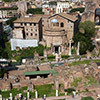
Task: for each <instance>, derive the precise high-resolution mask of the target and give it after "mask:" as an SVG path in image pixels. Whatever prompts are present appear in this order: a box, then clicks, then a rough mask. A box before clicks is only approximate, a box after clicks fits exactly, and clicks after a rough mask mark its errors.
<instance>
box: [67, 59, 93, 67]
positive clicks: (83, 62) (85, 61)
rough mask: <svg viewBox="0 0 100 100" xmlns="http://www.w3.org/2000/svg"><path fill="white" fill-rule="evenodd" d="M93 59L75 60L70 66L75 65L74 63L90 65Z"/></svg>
mask: <svg viewBox="0 0 100 100" xmlns="http://www.w3.org/2000/svg"><path fill="white" fill-rule="evenodd" d="M90 62H91V60H84V61H75V62H72V63H71V64H69V66H74V65H81V64H87V65H89V64H90Z"/></svg>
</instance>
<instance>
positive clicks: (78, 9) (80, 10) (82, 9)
mask: <svg viewBox="0 0 100 100" xmlns="http://www.w3.org/2000/svg"><path fill="white" fill-rule="evenodd" d="M84 10H85V8H83V7H82V8H74V9H71V11H70V12H71V13H73V12H76V11H79V12H80V13H83V12H84Z"/></svg>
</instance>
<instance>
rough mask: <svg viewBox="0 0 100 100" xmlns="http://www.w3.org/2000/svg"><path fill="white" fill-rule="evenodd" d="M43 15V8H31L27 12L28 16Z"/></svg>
mask: <svg viewBox="0 0 100 100" xmlns="http://www.w3.org/2000/svg"><path fill="white" fill-rule="evenodd" d="M30 13H31V14H43V12H42V8H30V9H28V10H27V14H30Z"/></svg>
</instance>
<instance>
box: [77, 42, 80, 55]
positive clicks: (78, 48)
mask: <svg viewBox="0 0 100 100" xmlns="http://www.w3.org/2000/svg"><path fill="white" fill-rule="evenodd" d="M79 51H80V42H78V46H77V55H78V56H79V55H80V53H79Z"/></svg>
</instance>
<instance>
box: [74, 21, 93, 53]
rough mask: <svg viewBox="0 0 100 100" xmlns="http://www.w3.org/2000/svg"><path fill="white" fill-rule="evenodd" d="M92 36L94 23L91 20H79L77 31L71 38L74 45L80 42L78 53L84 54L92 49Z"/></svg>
mask: <svg viewBox="0 0 100 100" xmlns="http://www.w3.org/2000/svg"><path fill="white" fill-rule="evenodd" d="M93 37H95V24H94V23H93V22H91V21H85V22H81V23H80V24H79V32H78V33H76V34H75V35H74V38H73V40H74V42H75V45H76V46H77V44H78V42H80V54H85V53H86V51H90V52H91V51H92V50H93V49H94V47H95V45H93V40H92V38H93Z"/></svg>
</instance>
